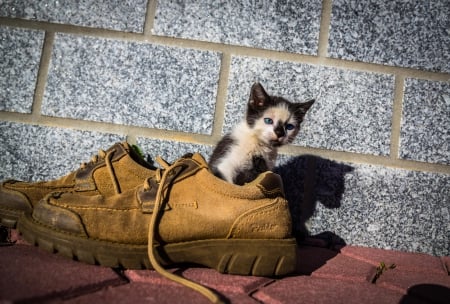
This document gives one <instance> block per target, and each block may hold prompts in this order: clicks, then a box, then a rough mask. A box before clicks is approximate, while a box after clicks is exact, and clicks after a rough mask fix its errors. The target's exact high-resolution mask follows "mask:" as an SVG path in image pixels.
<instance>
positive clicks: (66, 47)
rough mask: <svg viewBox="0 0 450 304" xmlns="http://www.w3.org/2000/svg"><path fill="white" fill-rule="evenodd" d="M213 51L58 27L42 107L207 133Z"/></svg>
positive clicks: (53, 112) (214, 74) (214, 75)
mask: <svg viewBox="0 0 450 304" xmlns="http://www.w3.org/2000/svg"><path fill="white" fill-rule="evenodd" d="M219 67H220V57H219V54H217V53H214V52H208V51H197V50H191V49H180V48H172V47H163V46H156V45H151V44H145V43H139V42H123V41H114V40H108V39H100V38H87V37H78V36H72V35H65V34H58V35H57V36H56V41H55V46H54V51H53V54H52V59H51V65H50V70H49V76H48V83H47V87H46V90H45V94H44V100H43V105H42V112H43V114H45V115H50V116H59V117H70V118H77V119H85V120H94V121H102V122H111V123H116V124H125V125H137V126H144V127H151V128H161V129H168V130H179V131H184V132H193V133H202V134H209V133H211V129H212V124H213V118H214V106H215V100H216V91H217V82H218V73H219Z"/></svg>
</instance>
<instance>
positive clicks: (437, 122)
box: [400, 78, 450, 164]
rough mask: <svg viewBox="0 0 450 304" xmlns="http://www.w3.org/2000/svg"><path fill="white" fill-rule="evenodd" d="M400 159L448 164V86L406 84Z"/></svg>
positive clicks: (418, 82)
mask: <svg viewBox="0 0 450 304" xmlns="http://www.w3.org/2000/svg"><path fill="white" fill-rule="evenodd" d="M400 140H401V144H400V157H401V158H404V159H412V160H418V161H425V162H431V163H442V164H450V82H436V81H427V80H418V79H413V78H408V79H406V81H405V97H404V100H403V116H402V127H401V133H400Z"/></svg>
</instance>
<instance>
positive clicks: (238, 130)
mask: <svg viewBox="0 0 450 304" xmlns="http://www.w3.org/2000/svg"><path fill="white" fill-rule="evenodd" d="M261 132H263V130H260V131H258V130H255V129H251V128H249V126H248V125H247V123H246V122H245V121H242V122H241V123H239V124H238V125H237V126H236V127H235V128H234V129H233V131H232V133H231V134H230V136H231V138H232V139H233V141H234V144H233V147H232V148H231V149H230V150H229V151H228V153H226V154H225V155H224V157H223V158H222V159H221V160H220V161H219V162H218V164H217V165H216V167H217V169H219V171H220V172H221V173H222V175H223V177H224V179H225V180H227V181H229V182H233V178H234V177H235V175H236V170H237V169H240V170H246V169H249V168H250V167H251V166H252V158H253V156H255V155H258V156H261V157H262V158H264V160H266V164H267V167H268V168H269V170H271V169H273V167H274V166H275V160H276V157H277V149H276V148H274V147H270V146H269V145H267V144H265V143H262V142H261V140H260V134H258V133H261Z"/></svg>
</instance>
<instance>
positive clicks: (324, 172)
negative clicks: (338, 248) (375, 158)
mask: <svg viewBox="0 0 450 304" xmlns="http://www.w3.org/2000/svg"><path fill="white" fill-rule="evenodd" d="M316 165H317V166H316V178H317V180H318V181H321V183H323V181H326V180H328V182H325V185H328V186H327V187H325V188H322V189H321V188H320V187H317V184H316V186H315V191H316V194H320V193H323V192H328V193H329V194H331V195H332V196H335V197H336V202H337V203H338V204H337V205H336V204H335V205H334V206H333V205H332V206H329V205H328V204H324V203H323V201H322V199H320V197H318V196H317V197H316V201H315V202H314V204H315V205H314V207H315V211H314V213H313V215H312V217H311V218H310V220H309V223H308V225H309V229H310V232H311V233H312V234H317V233H321V232H324V231H331V232H333V233H335V234H336V235H338V236H340V237H341V238H342V239H344V240H345V242H346V243H347V244H351V245H362V246H369V247H378V248H385V249H397V250H404V251H415V252H424V253H428V254H433V255H440V256H447V255H449V254H450V225H449V223H450V188H449V187H448V185H449V184H450V175H445V174H438V173H427V172H416V171H407V170H400V169H390V168H384V167H379V166H371V165H355V164H341V163H336V162H330V161H329V160H318V161H317V164H316ZM336 166H338V167H339V166H347V167H349V168H351V169H350V170H348V171H346V170H344V171H342V173H343V174H341V175H340V178H336V177H337V176H339V175H336V174H335V172H336V170H335V169H336ZM333 167H334V169H333ZM327 176H328V177H333V178H332V179H331V178H326V177H327ZM324 177H325V179H324ZM327 189H328V190H327ZM286 191H289V189H287V190H286Z"/></svg>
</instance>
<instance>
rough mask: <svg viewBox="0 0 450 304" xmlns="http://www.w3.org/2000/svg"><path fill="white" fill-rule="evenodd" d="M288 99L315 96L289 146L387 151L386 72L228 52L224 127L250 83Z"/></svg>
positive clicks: (238, 114) (238, 113)
mask: <svg viewBox="0 0 450 304" xmlns="http://www.w3.org/2000/svg"><path fill="white" fill-rule="evenodd" d="M255 81H259V82H261V83H262V84H263V86H264V87H265V88H266V90H267V92H268V93H269V94H271V95H280V96H283V97H286V98H287V99H289V100H291V101H296V102H297V101H298V102H300V101H306V100H307V99H310V98H316V103H315V104H314V105H313V106H312V108H311V109H310V111H309V112H308V113H307V115H306V118H305V120H304V122H303V124H302V129H301V131H300V133H299V135H298V136H297V139H296V141H295V142H294V144H295V145H301V146H309V147H316V148H327V149H333V150H339V151H351V152H359V153H367V154H375V155H388V154H389V143H390V132H391V116H392V104H393V87H394V79H393V77H392V76H391V75H384V74H376V73H367V72H358V71H351V70H343V69H336V68H328V67H319V66H312V65H307V64H300V63H293V62H285V61H272V60H267V59H257V58H251V57H233V58H232V61H231V72H230V78H229V86H228V100H227V103H226V109H225V112H226V113H225V123H224V132H228V131H229V130H230V129H231V128H232V126H234V125H235V124H236V123H237V122H238V121H239V120H240V119H241V118H242V117H244V113H245V110H246V104H247V101H248V96H249V92H250V87H251V85H252V83H253V82H255Z"/></svg>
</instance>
